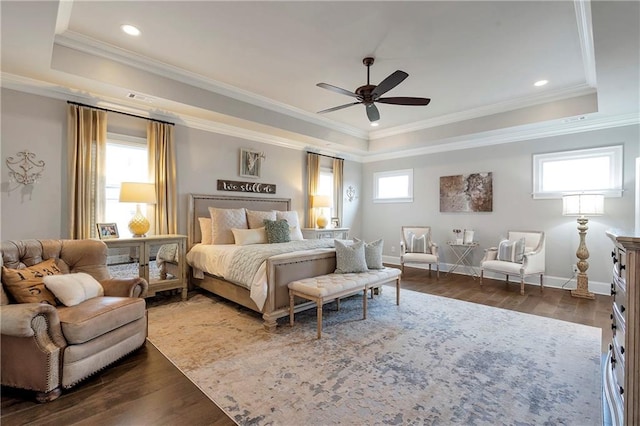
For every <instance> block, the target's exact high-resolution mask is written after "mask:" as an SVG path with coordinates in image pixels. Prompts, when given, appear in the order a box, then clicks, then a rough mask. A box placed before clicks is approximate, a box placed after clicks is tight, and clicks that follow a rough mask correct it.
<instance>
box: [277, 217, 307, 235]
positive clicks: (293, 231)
mask: <svg viewBox="0 0 640 426" xmlns="http://www.w3.org/2000/svg"><path fill="white" fill-rule="evenodd" d="M280 219H284V220H286V221H287V223H288V224H289V238H290V239H291V241H300V240H303V239H304V237H303V236H302V231H301V230H300V221H299V220H298V212H297V211H296V210H291V211H286V212H282V211H276V220H280Z"/></svg>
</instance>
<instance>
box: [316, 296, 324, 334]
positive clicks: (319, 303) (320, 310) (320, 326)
mask: <svg viewBox="0 0 640 426" xmlns="http://www.w3.org/2000/svg"><path fill="white" fill-rule="evenodd" d="M322 302H323V300H322V299H318V301H317V302H316V303H317V305H318V309H317V310H318V314H317V315H318V339H319V338H320V337H322Z"/></svg>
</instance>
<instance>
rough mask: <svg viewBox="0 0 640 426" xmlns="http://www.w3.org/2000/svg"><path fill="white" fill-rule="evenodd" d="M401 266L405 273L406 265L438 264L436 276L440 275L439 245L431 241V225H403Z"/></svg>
mask: <svg viewBox="0 0 640 426" xmlns="http://www.w3.org/2000/svg"><path fill="white" fill-rule="evenodd" d="M400 250H401V256H400V267H401V269H402V272H403V273H404V267H405V265H408V266H412V265H414V266H415V265H429V275H431V265H433V264H435V265H436V277H438V278H439V277H440V264H439V259H438V245H437V244H435V243H434V242H432V241H431V227H430V226H403V227H402V241H401V242H400Z"/></svg>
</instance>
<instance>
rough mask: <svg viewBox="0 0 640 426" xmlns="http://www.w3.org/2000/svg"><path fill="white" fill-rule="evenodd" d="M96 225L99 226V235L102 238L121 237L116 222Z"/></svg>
mask: <svg viewBox="0 0 640 426" xmlns="http://www.w3.org/2000/svg"><path fill="white" fill-rule="evenodd" d="M96 227H97V228H98V236H99V237H100V239H101V240H108V239H110V238H119V237H120V235H119V234H118V225H117V224H116V223H96Z"/></svg>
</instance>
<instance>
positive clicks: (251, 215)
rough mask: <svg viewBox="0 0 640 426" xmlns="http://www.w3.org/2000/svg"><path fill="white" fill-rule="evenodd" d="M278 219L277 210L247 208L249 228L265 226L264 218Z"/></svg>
mask: <svg viewBox="0 0 640 426" xmlns="http://www.w3.org/2000/svg"><path fill="white" fill-rule="evenodd" d="M265 219H268V220H276V219H277V218H276V211H275V210H271V211H270V212H263V211H259V210H247V222H248V223H249V229H258V228H262V227H264V220H265Z"/></svg>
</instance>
